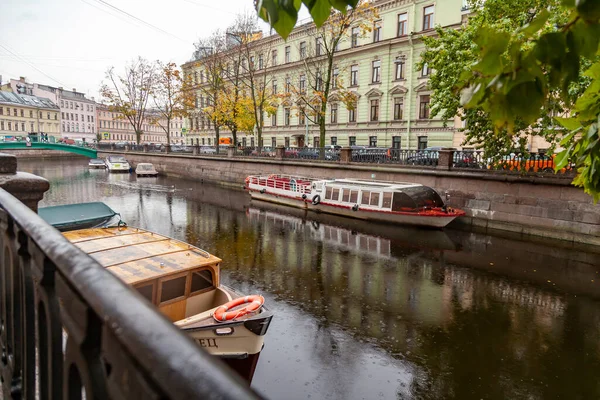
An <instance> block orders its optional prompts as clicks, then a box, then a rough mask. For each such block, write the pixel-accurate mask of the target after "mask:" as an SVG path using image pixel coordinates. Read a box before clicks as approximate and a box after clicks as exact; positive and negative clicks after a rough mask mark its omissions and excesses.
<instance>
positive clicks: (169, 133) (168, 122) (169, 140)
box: [167, 118, 171, 146]
mask: <svg viewBox="0 0 600 400" xmlns="http://www.w3.org/2000/svg"><path fill="white" fill-rule="evenodd" d="M170 145H171V119H170V118H167V146H170Z"/></svg>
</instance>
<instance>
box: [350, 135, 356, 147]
mask: <svg viewBox="0 0 600 400" xmlns="http://www.w3.org/2000/svg"><path fill="white" fill-rule="evenodd" d="M348 143H349V144H350V146H356V136H348Z"/></svg>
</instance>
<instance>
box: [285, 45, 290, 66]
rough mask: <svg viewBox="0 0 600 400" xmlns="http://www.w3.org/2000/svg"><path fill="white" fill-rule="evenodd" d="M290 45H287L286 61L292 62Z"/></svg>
mask: <svg viewBox="0 0 600 400" xmlns="http://www.w3.org/2000/svg"><path fill="white" fill-rule="evenodd" d="M290 52H291V50H290V46H285V63H286V64H287V63H289V62H290Z"/></svg>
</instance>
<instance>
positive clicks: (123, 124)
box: [96, 104, 185, 144]
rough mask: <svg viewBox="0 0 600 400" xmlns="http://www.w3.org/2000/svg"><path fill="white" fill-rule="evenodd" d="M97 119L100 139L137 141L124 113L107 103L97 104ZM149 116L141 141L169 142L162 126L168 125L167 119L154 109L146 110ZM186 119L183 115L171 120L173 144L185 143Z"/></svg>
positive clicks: (105, 140)
mask: <svg viewBox="0 0 600 400" xmlns="http://www.w3.org/2000/svg"><path fill="white" fill-rule="evenodd" d="M96 110H97V115H96V120H97V121H98V132H99V133H100V140H101V141H104V142H110V143H113V142H129V143H135V142H136V136H135V130H134V129H133V127H132V126H131V124H130V123H129V121H128V120H127V119H126V118H124V117H123V116H122V114H120V113H117V112H114V111H110V109H109V106H108V105H106V104H98V105H97V108H96ZM146 113H147V118H146V121H145V122H144V124H143V125H142V130H143V131H144V133H143V134H142V137H141V143H161V144H164V143H167V134H166V132H165V130H164V129H163V128H162V127H163V126H165V127H166V123H167V122H166V120H165V119H164V118H160V117H158V114H157V113H156V112H153V111H151V110H150V111H146ZM183 125H184V121H183V118H182V117H177V118H175V119H173V120H172V121H171V129H170V133H171V144H176V143H177V144H180V143H184V137H183V133H184V132H185V128H184V126H183Z"/></svg>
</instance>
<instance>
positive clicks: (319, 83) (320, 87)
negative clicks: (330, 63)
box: [315, 71, 323, 91]
mask: <svg viewBox="0 0 600 400" xmlns="http://www.w3.org/2000/svg"><path fill="white" fill-rule="evenodd" d="M315 89H316V90H318V91H321V90H323V78H322V77H321V72H320V71H319V72H317V79H316V82H315Z"/></svg>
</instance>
